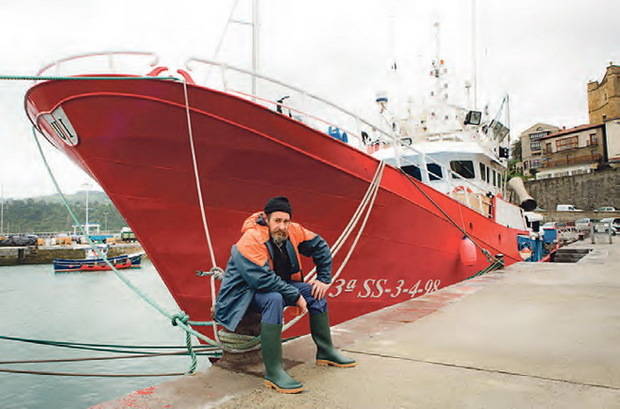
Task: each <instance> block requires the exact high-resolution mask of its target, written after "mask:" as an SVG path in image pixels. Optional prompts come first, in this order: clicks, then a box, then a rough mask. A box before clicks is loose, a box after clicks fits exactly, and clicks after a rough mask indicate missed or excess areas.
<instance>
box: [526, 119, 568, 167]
mask: <svg viewBox="0 0 620 409" xmlns="http://www.w3.org/2000/svg"><path fill="white" fill-rule="evenodd" d="M559 130H560V128H559V127H557V126H554V125H549V124H544V123H541V122H539V123H537V124H535V125H532V126H530V127H529V128H527V129H526V130H525V131H523V132H521V135H520V136H519V139H520V140H521V164H520V166H519V167H520V168H522V169H523V174H524V175H526V176H531V175H532V174H533V173H535V171H534V172H532V169H538V168H539V167H540V166H541V164H542V161H541V160H542V146H541V144H540V140H541V138H543V137H545V136H547V135H549V134H551V133H554V132H557V131H559Z"/></svg>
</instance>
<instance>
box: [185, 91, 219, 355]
mask: <svg viewBox="0 0 620 409" xmlns="http://www.w3.org/2000/svg"><path fill="white" fill-rule="evenodd" d="M183 94H184V97H185V113H186V115H187V129H188V135H189V146H190V149H191V151H192V164H193V167H194V180H195V181H196V191H197V192H198V202H199V204H200V215H201V216H202V226H203V228H204V232H205V237H206V239H207V245H208V246H209V254H210V256H211V264H212V268H215V267H217V264H216V262H215V252H214V251H213V243H212V242H211V234H210V233H209V225H208V224H207V215H206V213H205V205H204V201H203V199H202V197H203V196H202V188H201V187H200V174H199V173H198V161H197V160H196V150H195V148H194V134H193V132H192V119H191V116H190V111H189V97H188V95H187V81H186V80H185V79H183ZM209 287H210V290H211V308H212V309H213V308H214V307H215V276H214V275H213V274H212V275H211V277H210V279H209ZM213 336H214V337H215V340H216V341H217V342H218V344H219V343H220V340H219V338H218V335H217V323H216V322H215V320H214V321H213Z"/></svg>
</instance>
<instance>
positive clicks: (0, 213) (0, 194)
mask: <svg viewBox="0 0 620 409" xmlns="http://www.w3.org/2000/svg"><path fill="white" fill-rule="evenodd" d="M3 233H4V186H0V234H3Z"/></svg>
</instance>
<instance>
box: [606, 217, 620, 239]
mask: <svg viewBox="0 0 620 409" xmlns="http://www.w3.org/2000/svg"><path fill="white" fill-rule="evenodd" d="M601 223H610V224H611V234H612V235H614V236H615V235H616V234H618V232H619V231H620V217H606V218H604V219H601ZM605 231H607V229H605Z"/></svg>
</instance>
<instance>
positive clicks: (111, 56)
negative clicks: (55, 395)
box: [36, 51, 159, 77]
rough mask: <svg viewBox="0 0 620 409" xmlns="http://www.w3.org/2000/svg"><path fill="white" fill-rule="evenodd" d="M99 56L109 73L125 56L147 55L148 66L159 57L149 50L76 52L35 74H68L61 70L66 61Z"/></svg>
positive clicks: (71, 61)
mask: <svg viewBox="0 0 620 409" xmlns="http://www.w3.org/2000/svg"><path fill="white" fill-rule="evenodd" d="M99 57H103V58H106V59H107V64H108V68H109V70H110V72H111V73H116V72H118V70H117V68H118V63H119V62H120V58H123V59H126V58H127V57H148V58H149V59H150V62H149V63H148V65H149V66H151V67H154V66H156V65H157V64H158V62H159V57H158V56H157V54H155V53H152V52H149V51H100V52H92V53H84V54H76V55H72V56H69V57H65V58H61V59H59V60H56V61H53V62H51V63H49V64H47V65H45V66H43V67H41V68H40V69H39V71H37V73H36V76H37V77H39V76H43V75H44V74H46V75H51V74H53V75H56V76H60V75H64V74H68V73H67V72H63V69H64V68H65V66H66V65H67V63H75V62H77V61H84V60H93V59H96V58H99ZM97 69H98V70H101V67H100V66H98V67H97Z"/></svg>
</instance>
